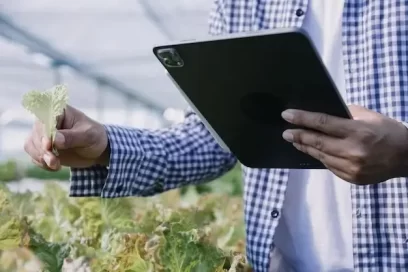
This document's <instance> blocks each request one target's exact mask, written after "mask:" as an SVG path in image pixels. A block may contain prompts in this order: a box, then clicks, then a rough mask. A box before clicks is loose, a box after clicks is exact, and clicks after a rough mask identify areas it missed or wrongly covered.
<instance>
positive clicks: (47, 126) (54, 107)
mask: <svg viewBox="0 0 408 272" xmlns="http://www.w3.org/2000/svg"><path fill="white" fill-rule="evenodd" d="M67 102H68V93H67V89H66V87H65V86H63V85H56V86H54V87H52V88H51V89H49V90H46V91H30V92H27V93H25V94H24V96H23V101H22V105H23V107H24V108H25V109H26V110H28V111H29V112H31V113H32V114H34V115H35V116H36V117H37V118H38V120H40V121H41V123H42V124H43V125H44V132H45V135H46V136H48V137H49V139H51V141H53V140H54V139H55V133H56V127H57V117H58V116H59V115H61V114H62V113H63V112H64V109H65V107H66V105H67ZM54 152H56V150H54Z"/></svg>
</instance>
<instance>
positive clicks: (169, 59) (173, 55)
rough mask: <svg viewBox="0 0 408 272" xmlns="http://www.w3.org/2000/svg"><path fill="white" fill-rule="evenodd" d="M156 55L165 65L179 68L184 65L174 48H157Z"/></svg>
mask: <svg viewBox="0 0 408 272" xmlns="http://www.w3.org/2000/svg"><path fill="white" fill-rule="evenodd" d="M157 56H158V57H159V59H160V60H161V62H162V63H163V64H164V65H165V66H166V67H169V68H180V67H183V66H184V61H183V59H182V58H181V57H180V55H179V54H178V53H177V51H176V49H174V48H164V49H159V50H158V51H157Z"/></svg>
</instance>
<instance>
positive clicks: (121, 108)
mask: <svg viewBox="0 0 408 272" xmlns="http://www.w3.org/2000/svg"><path fill="white" fill-rule="evenodd" d="M212 2H213V1H212V0H171V1H165V0H98V1H96V0H84V1H79V0H69V1H68V0H59V1H54V0H2V1H0V93H1V99H0V163H1V166H0V180H3V181H9V182H15V181H16V180H20V181H21V180H23V181H26V182H25V183H24V184H25V185H24V186H22V185H21V182H20V183H18V185H15V186H16V188H17V189H22V190H23V189H24V188H26V187H27V186H28V187H29V188H30V189H34V190H37V189H38V190H40V189H41V186H40V185H38V184H37V182H36V181H37V180H43V179H61V180H67V179H68V178H69V171H67V169H64V170H63V171H61V172H59V173H54V174H51V173H46V172H43V171H41V170H40V169H37V168H35V167H33V166H32V165H31V164H30V163H29V158H28V156H27V155H26V154H25V153H24V150H23V144H24V140H25V138H26V137H27V135H28V134H29V132H30V128H31V125H32V122H33V120H34V119H33V116H32V115H31V114H29V113H27V112H26V111H25V110H24V109H23V108H22V106H21V98H22V95H23V94H24V93H25V92H27V91H29V90H32V89H39V90H43V89H47V88H50V87H52V86H53V85H55V84H59V83H62V84H66V85H67V87H68V89H69V103H70V104H71V105H73V106H74V107H77V108H79V109H81V110H82V111H84V112H85V113H87V114H88V115H90V116H91V117H92V118H95V119H97V120H98V121H100V122H103V123H115V124H119V125H126V126H137V127H144V128H160V127H164V126H168V125H171V124H174V123H177V122H182V121H183V112H182V111H183V110H184V109H185V107H186V105H187V104H186V102H185V101H184V99H183V98H182V96H181V95H180V94H179V92H178V90H177V89H176V88H175V87H174V86H173V84H172V83H171V81H170V80H169V79H168V78H167V77H166V75H165V73H164V69H163V68H162V67H161V65H160V64H159V63H158V62H157V61H156V59H155V57H154V56H153V54H152V47H153V46H154V45H157V44H160V43H166V42H170V41H174V40H181V39H188V38H196V37H201V36H205V35H207V32H208V18H209V12H210V7H211V5H212ZM233 175H234V178H233V179H234V180H235V177H236V178H238V177H239V174H237V173H235V174H233ZM27 180H28V181H27ZM27 184H28V185H27ZM21 186H22V187H21ZM232 190H239V189H232Z"/></svg>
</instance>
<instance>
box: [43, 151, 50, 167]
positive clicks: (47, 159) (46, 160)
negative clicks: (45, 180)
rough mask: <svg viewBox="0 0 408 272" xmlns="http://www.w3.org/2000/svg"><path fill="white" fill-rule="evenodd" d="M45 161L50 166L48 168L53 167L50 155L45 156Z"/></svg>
mask: <svg viewBox="0 0 408 272" xmlns="http://www.w3.org/2000/svg"><path fill="white" fill-rule="evenodd" d="M43 160H44V161H45V163H46V164H47V165H48V167H51V156H50V155H49V154H44V156H43Z"/></svg>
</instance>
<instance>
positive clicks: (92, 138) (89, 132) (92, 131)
mask: <svg viewBox="0 0 408 272" xmlns="http://www.w3.org/2000/svg"><path fill="white" fill-rule="evenodd" d="M85 135H86V141H87V142H88V143H91V144H93V143H96V142H97V141H98V139H99V136H100V132H99V130H98V128H97V126H96V125H89V126H88V127H87V128H86V129H85Z"/></svg>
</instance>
